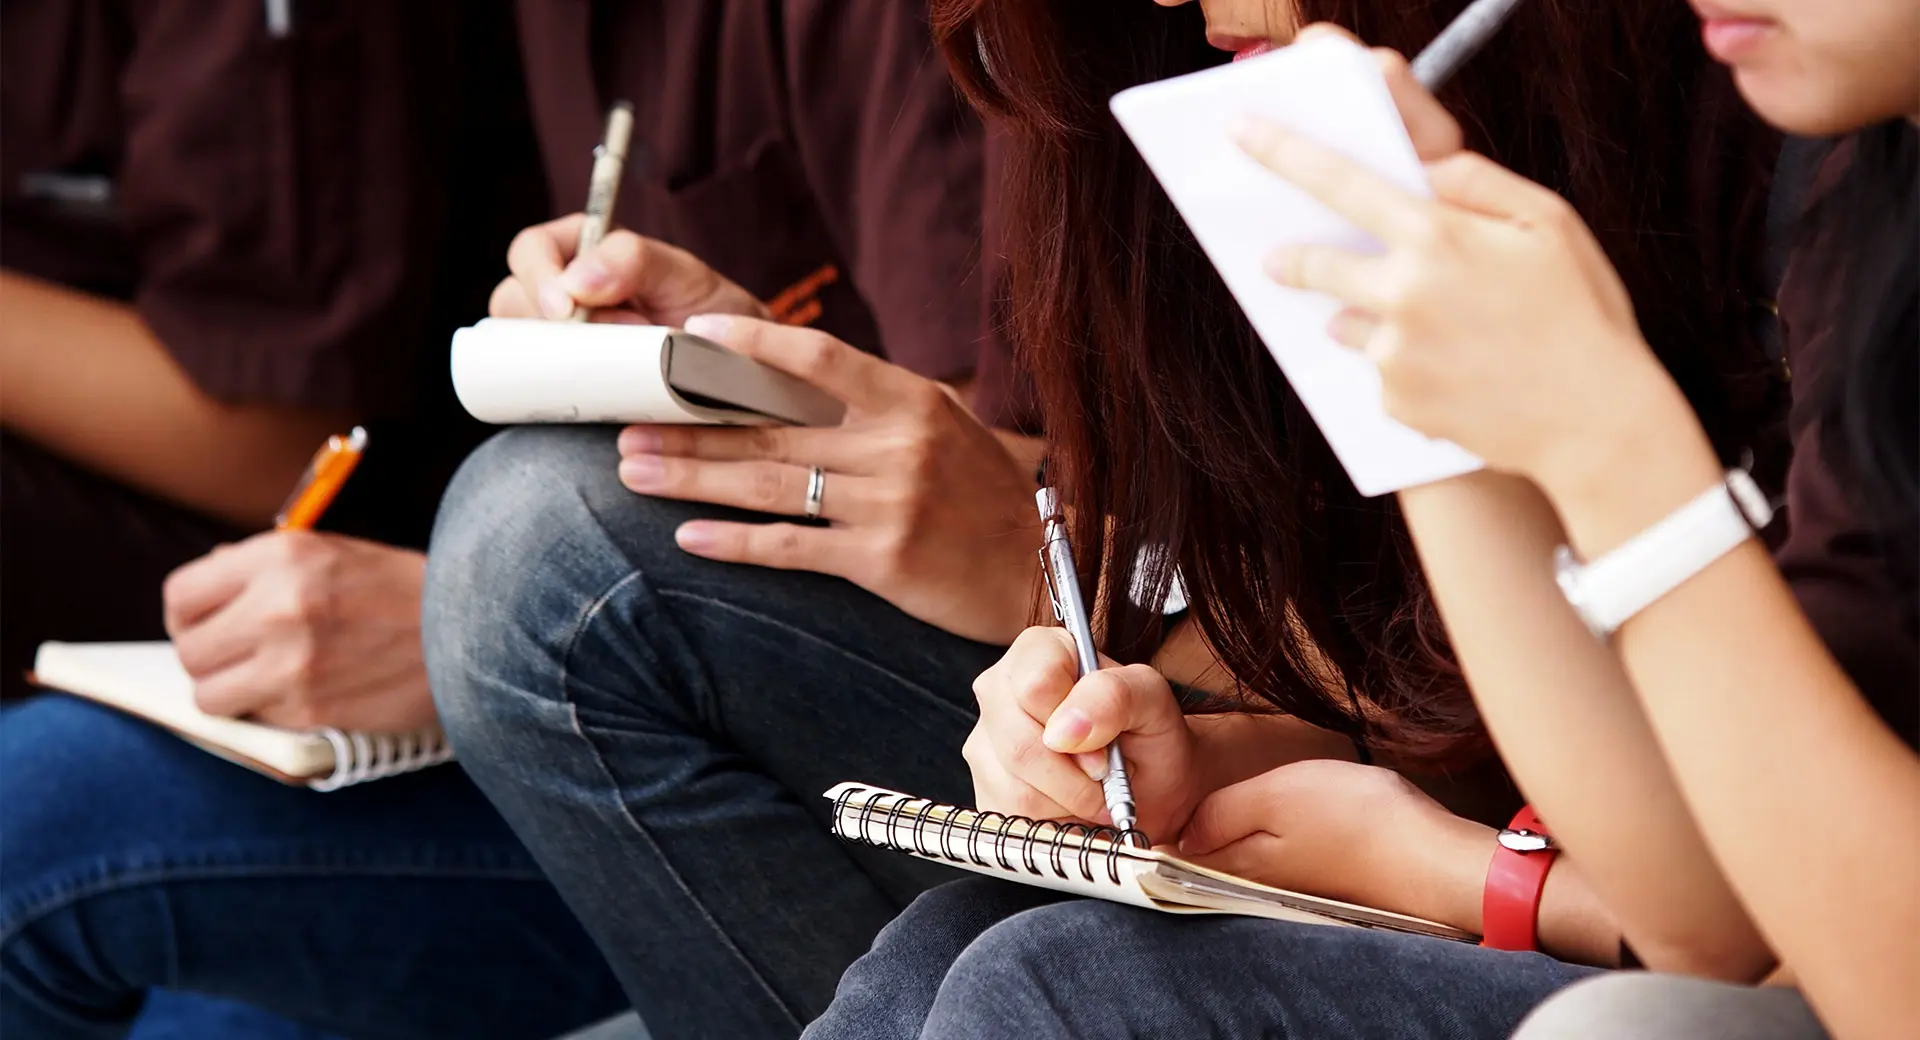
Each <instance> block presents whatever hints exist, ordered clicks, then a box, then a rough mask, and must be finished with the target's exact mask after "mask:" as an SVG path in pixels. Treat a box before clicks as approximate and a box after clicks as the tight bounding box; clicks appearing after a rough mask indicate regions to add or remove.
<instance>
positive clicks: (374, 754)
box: [31, 643, 453, 791]
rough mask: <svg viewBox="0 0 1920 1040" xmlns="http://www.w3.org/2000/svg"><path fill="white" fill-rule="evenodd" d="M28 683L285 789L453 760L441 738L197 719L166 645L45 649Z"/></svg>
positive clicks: (324, 786) (321, 786)
mask: <svg viewBox="0 0 1920 1040" xmlns="http://www.w3.org/2000/svg"><path fill="white" fill-rule="evenodd" d="M31 678H32V680H33V681H34V682H35V683H37V684H39V685H41V686H45V687H48V688H50V689H55V690H63V691H65V692H67V693H71V694H74V695H76V696H79V697H84V698H86V699H88V700H91V701H97V702H98V703H101V704H104V705H106V706H107V707H110V708H115V709H117V710H119V711H123V712H126V713H127V714H129V715H133V716H137V717H139V718H142V719H145V720H147V721H148V722H152V723H154V724H156V725H158V726H162V727H164V728H166V729H168V730H171V731H173V733H175V734H176V735H178V736H179V737H181V738H182V739H184V740H186V741H188V742H190V743H192V744H194V745H195V746H197V747H200V748H201V749H203V750H205V751H208V752H211V753H212V754H215V755H218V756H220V757H221V758H224V759H227V760H228V761H230V762H234V763H236V764H239V765H242V766H245V767H247V768H248V769H251V770H253V771H255V772H257V773H262V774H264V775H266V776H270V777H273V778H274V779H276V780H279V781H281V782H283V783H288V784H297V785H304V786H307V787H311V788H313V789H314V790H316V791H332V790H336V789H338V788H342V787H350V786H352V785H354V784H360V783H366V782H368V781H371V780H381V779H385V778H387V777H390V776H398V775H400V774H402V773H411V772H413V771H414V770H417V769H424V768H426V767H428V766H432V765H438V764H440V763H442V762H446V761H449V760H451V759H452V758H453V751H452V749H451V748H449V747H448V746H447V741H446V737H445V735H444V734H442V733H441V732H440V731H439V730H437V729H436V730H423V731H421V732H418V733H404V734H387V733H345V732H342V731H340V730H337V729H331V728H322V729H316V730H289V729H281V728H279V727H276V726H263V725H260V724H258V723H254V722H246V721H243V720H240V719H228V718H221V717H219V716H216V715H209V714H207V713H206V712H204V711H201V710H200V708H199V706H198V705H196V704H195V703H194V701H193V680H192V679H191V678H189V677H188V675H187V672H186V669H184V668H182V667H181V666H180V658H179V657H178V656H177V655H176V654H175V653H174V652H173V645H172V644H170V643H42V644H40V648H39V650H38V651H37V652H36V653H35V654H34V657H33V675H32V676H31Z"/></svg>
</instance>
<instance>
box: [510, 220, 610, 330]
mask: <svg viewBox="0 0 1920 1040" xmlns="http://www.w3.org/2000/svg"><path fill="white" fill-rule="evenodd" d="M585 219H586V218H585V217H584V216H583V215H582V214H579V213H575V214H572V215H571V216H565V217H561V218H560V219H558V220H549V221H547V222H546V223H545V224H536V225H534V226H533V227H530V228H527V229H526V230H524V231H522V232H520V233H519V234H518V235H515V236H514V237H513V243H512V244H511V245H509V246H508V247H507V270H509V271H511V272H513V279H514V281H516V282H518V283H519V285H520V295H519V297H517V298H515V297H513V296H511V295H508V296H507V297H506V302H507V303H508V304H509V306H510V311H511V312H510V313H499V312H496V311H493V310H489V311H488V313H490V314H493V315H494V316H495V317H500V318H510V317H519V318H531V317H536V316H538V317H542V318H547V319H549V320H552V321H560V320H563V319H565V318H566V317H567V316H568V315H570V314H572V313H573V306H574V301H573V297H571V296H569V295H568V294H567V291H566V290H565V289H564V288H562V287H560V286H559V285H558V284H556V282H555V279H557V278H559V277H560V272H561V271H563V270H565V269H566V266H567V261H569V260H571V259H572V258H573V251H574V249H575V248H577V246H578V245H579V242H580V224H581V222H582V221H583V220H585ZM502 296H503V293H502V290H501V289H495V290H494V294H493V299H494V303H496V304H498V303H501V302H502ZM528 304H530V305H531V307H532V313H527V312H526V310H525V307H526V305H528Z"/></svg>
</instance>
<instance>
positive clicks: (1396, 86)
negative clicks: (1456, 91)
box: [1294, 22, 1463, 162]
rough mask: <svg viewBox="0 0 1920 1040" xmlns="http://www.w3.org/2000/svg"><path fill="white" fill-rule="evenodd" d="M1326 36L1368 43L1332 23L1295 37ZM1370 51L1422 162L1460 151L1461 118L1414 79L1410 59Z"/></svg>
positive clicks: (1305, 39)
mask: <svg viewBox="0 0 1920 1040" xmlns="http://www.w3.org/2000/svg"><path fill="white" fill-rule="evenodd" d="M1323 38H1338V39H1342V40H1345V41H1347V42H1348V43H1351V44H1353V45H1355V46H1359V47H1365V46H1366V44H1365V43H1364V42H1363V41H1362V40H1361V39H1360V37H1358V36H1355V35H1354V34H1353V33H1351V32H1348V31H1347V30H1346V29H1344V28H1341V27H1340V26H1338V25H1334V24H1333V23H1331V22H1315V23H1314V24H1312V25H1309V26H1307V27H1306V28H1304V29H1302V30H1300V33H1299V35H1298V36H1296V37H1294V43H1295V44H1301V43H1306V42H1308V41H1310V40H1316V39H1323ZM1369 50H1371V52H1372V53H1373V59H1374V61H1375V62H1377V63H1378V64H1379V66H1380V75H1381V77H1382V78H1384V79H1385V80H1386V81H1387V92H1388V93H1389V94H1392V95H1393V104H1394V107H1395V108H1397V109H1399V110H1400V121H1401V122H1403V123H1405V124H1406V126H1407V135H1408V136H1409V137H1411V138H1413V148H1414V151H1415V152H1416V153H1418V154H1419V156H1420V159H1421V161H1422V162H1432V161H1434V160H1436V159H1441V158H1444V157H1446V156H1448V155H1451V154H1453V153H1454V152H1457V151H1459V150H1460V149H1461V147H1463V146H1462V144H1461V135H1460V123H1459V121H1458V120H1456V119H1454V118H1453V116H1452V114H1451V113H1449V112H1448V111H1447V110H1446V107H1445V106H1443V105H1441V104H1440V101H1439V99H1437V98H1435V97H1434V96H1433V92H1432V91H1430V90H1428V89H1427V88H1426V87H1425V86H1424V85H1422V84H1421V82H1420V81H1419V80H1417V79H1414V78H1413V68H1412V66H1411V65H1410V64H1408V62H1407V59H1406V58H1405V57H1404V56H1403V55H1401V53H1400V52H1399V51H1396V50H1393V49H1392V48H1389V47H1373V48H1369Z"/></svg>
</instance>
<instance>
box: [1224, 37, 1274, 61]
mask: <svg viewBox="0 0 1920 1040" xmlns="http://www.w3.org/2000/svg"><path fill="white" fill-rule="evenodd" d="M1275 49H1276V48H1275V47H1274V45H1273V44H1271V43H1269V42H1267V41H1266V40H1261V41H1260V42H1259V43H1256V44H1253V45H1251V46H1248V47H1242V48H1240V49H1239V50H1237V51H1234V52H1233V60H1234V61H1246V60H1247V59H1248V58H1258V57H1259V56H1261V55H1262V54H1266V53H1268V52H1269V51H1272V50H1275Z"/></svg>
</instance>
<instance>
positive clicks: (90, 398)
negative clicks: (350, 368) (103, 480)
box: [0, 271, 346, 527]
mask: <svg viewBox="0 0 1920 1040" xmlns="http://www.w3.org/2000/svg"><path fill="white" fill-rule="evenodd" d="M0 308H4V310H5V313H6V320H5V321H4V322H0V423H4V424H5V426H6V428H7V429H9V430H13V431H15V432H17V433H19V434H20V435H22V436H25V437H27V438H29V439H31V440H33V441H35V442H36V443H39V444H40V445H42V446H44V447H46V448H48V449H49V450H52V451H54V452H57V453H59V454H61V455H63V456H65V457H67V458H69V459H71V460H73V461H74V462H77V463H79V464H81V465H83V466H86V467H87V468H89V469H92V470H95V471H97V472H99V473H102V474H104V475H106V476H108V477H111V478H113V479H115V480H119V481H122V482H124V483H126V484H129V485H131V486H133V487H136V488H139V489H140V490H142V491H145V492H148V493H150V494H153V495H156V496H158V497H160V498H164V499H167V500H169V501H172V502H175V503H177V504H179V505H182V506H186V507H187V508H189V509H193V510H196V511H198V512H202V513H205V514H207V515H209V516H213V517H217V518H219V519H222V520H226V521H228V522H230V523H234V524H237V525H241V526H247V527H261V526H265V525H266V524H268V523H270V522H271V521H272V518H273V514H274V510H275V509H276V508H277V507H278V506H279V504H280V502H281V499H282V497H283V496H285V494H286V492H287V490H288V488H290V487H291V486H292V484H293V482H294V480H296V479H297V478H298V477H299V474H300V471H301V469H302V467H304V466H305V465H306V462H307V459H308V458H309V457H311V455H312V453H313V450H314V448H315V447H316V446H317V445H318V444H319V443H320V441H321V440H322V439H323V438H324V437H325V436H326V435H327V434H328V433H330V432H334V431H335V430H336V429H337V428H338V427H339V426H340V425H341V424H342V423H343V422H344V421H346V420H345V419H344V418H343V417H341V416H336V415H330V414H324V413H319V412H308V411H300V410H295V409H287V408H275V407H266V406H256V405H229V404H223V403H221V402H219V401H216V400H214V399H212V398H210V397H208V396H207V395H205V394H204V393H202V392H201V391H200V390H199V389H198V388H197V387H195V386H194V385H193V382H192V381H191V380H190V379H188V378H187V375H186V373H184V372H183V371H181V370H180V368H179V366H178V365H176V364H175V363H174V361H173V359H172V357H171V356H170V355H169V354H168V353H167V351H166V348H165V347H164V346H163V345H162V344H161V343H160V341H159V340H158V339H156V338H155V337H154V335H153V333H152V332H151V331H150V330H149V329H148V328H147V327H146V325H145V324H144V323H143V322H142V321H141V320H140V318H139V315H138V314H136V313H135V312H134V310H133V308H131V307H129V306H127V305H125V304H121V303H116V302H113V301H110V300H104V299H100V298H98V297H93V296H88V295H85V294H82V293H77V292H74V291H72V290H69V289H64V288H61V287H59V286H55V285H51V284H48V283H46V282H41V281H38V280H35V279H31V278H27V277H24V276H21V275H18V274H15V273H13V272H6V271H0Z"/></svg>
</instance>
